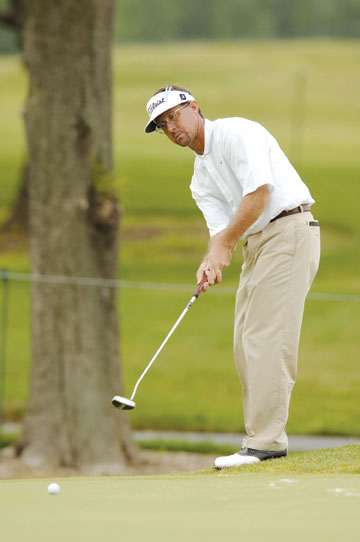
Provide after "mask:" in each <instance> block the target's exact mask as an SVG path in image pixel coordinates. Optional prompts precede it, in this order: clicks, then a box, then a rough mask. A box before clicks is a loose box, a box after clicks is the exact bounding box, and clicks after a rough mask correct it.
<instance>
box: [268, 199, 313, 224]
mask: <svg viewBox="0 0 360 542" xmlns="http://www.w3.org/2000/svg"><path fill="white" fill-rule="evenodd" d="M306 211H310V205H309V204H308V203H302V204H301V205H299V207H295V209H290V211H283V212H282V213H280V214H279V215H277V216H276V217H275V218H272V219H271V220H270V222H274V220H278V219H279V218H284V216H289V215H295V214H296V213H305V212H306Z"/></svg>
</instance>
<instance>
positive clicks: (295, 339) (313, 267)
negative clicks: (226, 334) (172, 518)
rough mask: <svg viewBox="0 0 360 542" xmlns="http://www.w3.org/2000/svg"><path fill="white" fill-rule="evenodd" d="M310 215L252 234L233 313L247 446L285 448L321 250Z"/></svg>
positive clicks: (304, 214)
mask: <svg viewBox="0 0 360 542" xmlns="http://www.w3.org/2000/svg"><path fill="white" fill-rule="evenodd" d="M311 222H314V219H313V217H312V215H311V213H308V212H306V213H301V214H300V213H299V214H297V215H291V216H289V217H285V218H282V219H279V220H277V221H275V222H273V223H271V224H269V225H268V226H267V227H266V228H265V229H264V230H263V231H262V232H261V233H259V234H255V235H253V236H251V237H250V238H249V239H248V244H247V247H246V248H245V251H244V252H245V254H244V257H245V260H244V263H245V265H244V267H243V271H242V274H241V280H240V287H239V291H238V294H237V303H236V311H235V345H234V351H235V362H236V366H237V369H238V372H239V376H240V380H241V383H242V388H243V404H244V417H245V429H246V433H247V436H246V437H245V439H244V443H243V444H244V447H247V448H251V449H256V450H270V451H274V452H281V451H284V450H285V449H286V448H287V445H288V443H287V436H286V432H285V426H286V421H287V418H288V410H289V401H290V395H291V391H292V388H293V385H294V383H295V378H296V367H297V352H298V345H299V338H300V328H301V322H302V316H303V309H304V302H305V297H306V294H307V292H308V290H309V288H310V286H311V283H312V281H313V279H314V277H315V274H316V271H317V268H318V263H319V255H320V236H319V228H318V227H317V226H314V225H310V223H311Z"/></svg>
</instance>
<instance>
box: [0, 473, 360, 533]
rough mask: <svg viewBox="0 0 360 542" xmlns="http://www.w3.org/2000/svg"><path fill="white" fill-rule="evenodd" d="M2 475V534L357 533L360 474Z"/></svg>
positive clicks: (0, 512) (0, 518)
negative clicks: (53, 490)
mask: <svg viewBox="0 0 360 542" xmlns="http://www.w3.org/2000/svg"><path fill="white" fill-rule="evenodd" d="M50 481H52V480H46V479H40V480H13V481H3V482H0V521H1V538H2V539H3V540H11V541H12V542H20V541H21V542H23V541H24V540H38V541H45V540H51V541H53V542H58V541H59V542H60V541H61V542H63V541H64V540H86V541H87V542H92V541H94V542H95V541H96V542H98V541H99V540H106V541H109V540H112V539H114V540H122V541H126V540H129V541H136V542H137V541H143V540H157V541H164V542H165V541H166V542H168V541H170V540H171V541H177V540H189V541H195V540H199V541H202V540H209V541H215V540H216V541H217V540H219V539H220V540H221V539H224V538H225V539H228V540H235V539H245V538H246V539H248V540H262V539H266V540H274V541H275V540H286V539H289V540H293V541H299V542H300V541H301V542H303V541H304V540H326V541H327V542H331V541H336V542H338V541H339V540H344V541H345V540H346V541H347V542H348V541H349V542H351V541H355V540H358V535H359V516H358V513H359V506H360V476H341V475H296V476H287V477H284V476H279V475H258V476H253V475H251V474H246V473H226V472H219V473H216V474H214V476H210V477H209V476H207V477H205V476H199V475H187V476H186V477H184V476H168V477H164V476H162V477H153V478H150V477H147V478H142V477H141V478H73V479H60V480H59V479H58V480H57V482H58V483H60V486H61V492H60V494H59V495H56V496H51V495H48V493H47V486H48V483H49V482H50Z"/></svg>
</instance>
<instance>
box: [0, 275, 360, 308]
mask: <svg viewBox="0 0 360 542" xmlns="http://www.w3.org/2000/svg"><path fill="white" fill-rule="evenodd" d="M0 276H1V277H2V279H8V280H14V281H22V282H36V283H43V284H70V285H76V286H97V287H105V288H134V289H142V290H164V291H173V292H175V291H176V292H180V291H182V292H190V291H193V289H194V285H187V284H174V283H164V282H141V281H129V280H117V279H106V278H97V277H68V276H64V275H41V274H35V273H34V274H31V273H19V272H14V271H7V270H4V269H3V270H1V272H0ZM211 292H212V293H216V294H235V293H236V288H227V287H225V286H224V287H223V286H221V287H219V288H214V289H212V290H211ZM308 299H312V300H317V301H340V302H347V303H359V302H360V295H357V294H332V293H316V292H310V293H309V295H308Z"/></svg>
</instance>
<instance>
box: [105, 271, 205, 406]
mask: <svg viewBox="0 0 360 542" xmlns="http://www.w3.org/2000/svg"><path fill="white" fill-rule="evenodd" d="M207 280H208V279H207V276H206V275H205V274H204V276H203V278H202V279H201V282H200V283H199V284H198V287H197V290H196V292H195V293H194V295H193V296H192V298H191V299H190V301H189V303H188V304H187V305H186V307H185V309H184V310H183V312H182V313H181V314H180V316H179V318H178V319H177V320H176V322H175V324H174V325H173V327H172V328H171V329H170V331H169V333H168V335H167V336H166V337H165V339H164V341H163V342H162V344H161V346H160V348H159V349H158V350H157V352H156V354H155V356H154V357H153V358H152V360H151V361H150V363H149V364H148V366H147V367H146V368H145V370H144V372H143V373H142V375H141V376H140V378H139V380H138V381H137V382H136V384H135V387H134V390H133V392H132V394H131V397H130V399H127V398H126V397H121V395H115V397H113V399H112V401H111V402H112V404H113V405H114V407H116V408H119V409H120V410H132V409H133V408H135V406H136V403H135V401H134V397H135V394H136V392H137V389H138V386H139V384H140V382H141V381H142V379H143V378H144V376H145V375H146V373H147V372H148V370H149V369H150V367H151V366H152V364H153V363H154V361H155V360H156V358H157V357H158V355H159V354H160V352H161V350H162V349H163V348H164V346H165V344H166V343H167V342H168V340H169V339H170V337H171V335H172V334H173V333H174V331H175V329H176V328H177V327H178V325H179V324H180V322H181V320H182V319H183V318H184V316H185V314H186V313H187V312H188V310H189V309H190V308H191V306H192V305H193V303H194V301H196V299H197V298H198V297H199V295H200V294H201V292H202V291H203V289H204V284H205V282H207Z"/></svg>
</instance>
